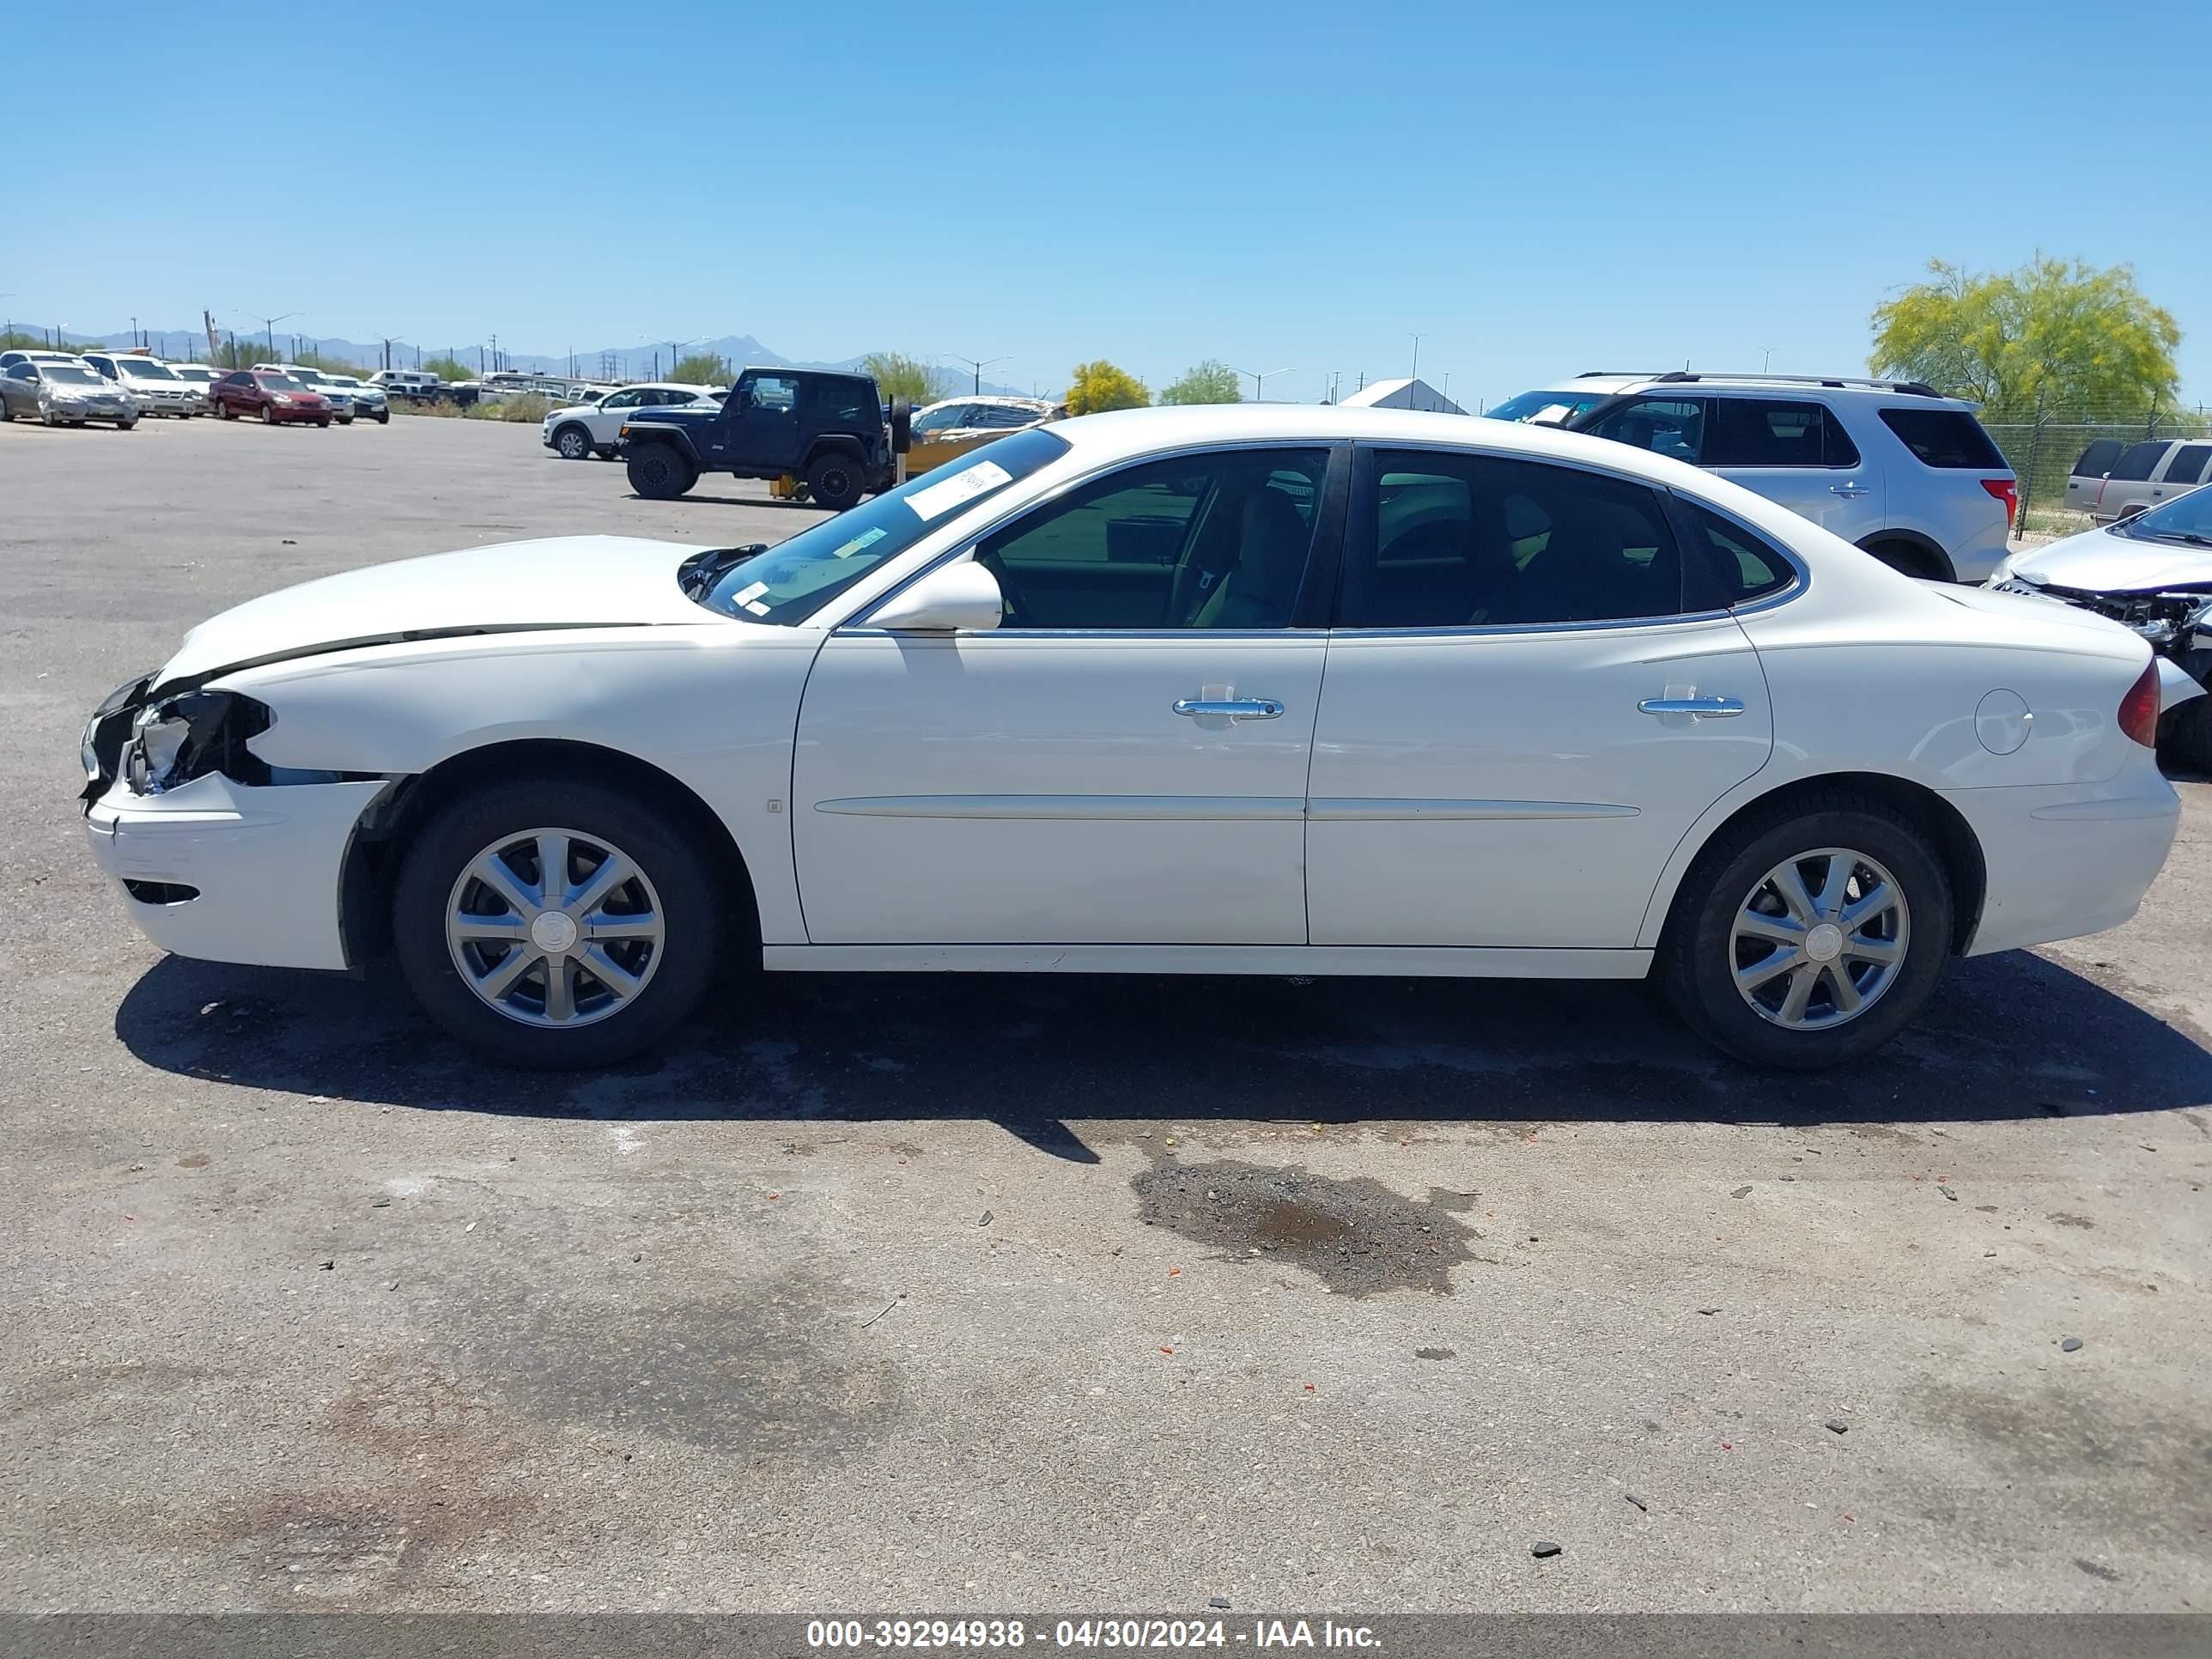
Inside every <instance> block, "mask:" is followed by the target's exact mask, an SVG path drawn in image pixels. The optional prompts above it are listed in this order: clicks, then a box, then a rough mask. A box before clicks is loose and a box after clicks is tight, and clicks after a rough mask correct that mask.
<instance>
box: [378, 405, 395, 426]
mask: <svg viewBox="0 0 2212 1659" xmlns="http://www.w3.org/2000/svg"><path fill="white" fill-rule="evenodd" d="M376 423H377V425H379V426H390V425H391V424H392V411H391V410H388V409H380V410H377V412H376Z"/></svg>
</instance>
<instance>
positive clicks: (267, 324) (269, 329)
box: [246, 311, 307, 357]
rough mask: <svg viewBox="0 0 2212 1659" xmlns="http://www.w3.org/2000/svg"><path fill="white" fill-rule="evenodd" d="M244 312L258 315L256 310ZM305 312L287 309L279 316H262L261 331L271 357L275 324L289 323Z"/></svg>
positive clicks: (274, 343) (274, 354)
mask: <svg viewBox="0 0 2212 1659" xmlns="http://www.w3.org/2000/svg"><path fill="white" fill-rule="evenodd" d="M306 314H307V313H305V312H299V311H288V312H286V313H284V314H283V316H281V317H262V319H261V331H262V334H263V336H264V337H265V338H266V339H267V341H268V343H269V355H270V356H271V357H274V356H276V325H277V324H279V323H289V322H290V321H291V320H292V319H294V318H295V317H301V316H305V315H306ZM246 315H247V316H249V317H255V316H259V315H260V313H258V312H254V311H248V312H247V313H246Z"/></svg>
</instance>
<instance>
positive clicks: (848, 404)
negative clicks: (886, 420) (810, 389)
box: [814, 380, 866, 426]
mask: <svg viewBox="0 0 2212 1659" xmlns="http://www.w3.org/2000/svg"><path fill="white" fill-rule="evenodd" d="M862 402H863V396H862V387H861V383H860V381H858V380H817V381H816V382H815V383H814V418H815V419H816V420H817V421H834V422H840V423H842V424H843V425H846V426H851V425H854V423H856V422H860V421H862V420H865V419H866V414H865V413H864V412H863V410H862V408H861V404H862Z"/></svg>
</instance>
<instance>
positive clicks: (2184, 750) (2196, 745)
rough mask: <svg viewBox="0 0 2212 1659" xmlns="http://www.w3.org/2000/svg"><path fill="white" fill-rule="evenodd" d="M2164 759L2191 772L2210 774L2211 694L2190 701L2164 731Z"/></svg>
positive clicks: (2211, 735)
mask: <svg viewBox="0 0 2212 1659" xmlns="http://www.w3.org/2000/svg"><path fill="white" fill-rule="evenodd" d="M2165 748H2166V752H2167V754H2168V755H2170V756H2171V757H2172V758H2173V760H2174V761H2176V762H2177V763H2179V764H2180V765H2181V766H2182V767H2184V768H2185V769H2188V770H2189V771H2191V772H2212V694H2208V695H2206V696H2202V697H2191V699H2190V700H2189V701H2188V702H2185V703H2184V704H2182V705H2181V707H2180V708H2177V709H2175V710H2174V711H2173V720H2172V723H2171V724H2170V725H2169V726H2167V727H2166V744H2165Z"/></svg>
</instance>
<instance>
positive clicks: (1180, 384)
mask: <svg viewBox="0 0 2212 1659" xmlns="http://www.w3.org/2000/svg"><path fill="white" fill-rule="evenodd" d="M1237 380H1238V376H1237V371H1236V370H1235V369H1233V368H1230V367H1229V365H1228V364H1226V363H1225V362H1222V361H1221V360H1220V359H1219V358H1218V357H1208V358H1207V359H1206V361H1205V362H1202V363H1200V364H1199V365H1198V366H1197V367H1196V368H1187V369H1185V370H1183V372H1182V379H1181V380H1177V381H1176V383H1175V384H1174V385H1173V386H1170V387H1169V388H1168V389H1167V390H1166V391H1164V392H1161V393H1160V401H1161V402H1162V403H1164V404H1241V403H1243V401H1244V392H1243V388H1242V387H1241V386H1239V385H1238V384H1237Z"/></svg>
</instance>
